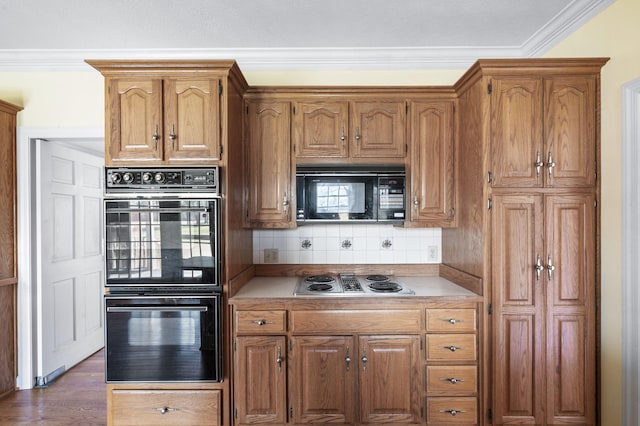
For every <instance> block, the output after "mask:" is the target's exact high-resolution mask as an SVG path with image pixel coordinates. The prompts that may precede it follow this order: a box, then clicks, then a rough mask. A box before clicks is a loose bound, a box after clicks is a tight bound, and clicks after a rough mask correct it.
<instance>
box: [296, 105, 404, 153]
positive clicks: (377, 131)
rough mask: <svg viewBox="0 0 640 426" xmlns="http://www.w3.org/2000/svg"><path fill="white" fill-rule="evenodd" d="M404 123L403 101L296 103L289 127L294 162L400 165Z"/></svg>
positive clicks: (402, 150) (402, 151)
mask: <svg viewBox="0 0 640 426" xmlns="http://www.w3.org/2000/svg"><path fill="white" fill-rule="evenodd" d="M405 123H406V106H405V102H404V101H399V100H383V99H376V100H366V101H364V100H363V101H356V100H353V101H347V100H335V101H318V100H297V101H295V102H294V104H293V126H292V135H293V149H294V152H295V156H296V161H297V162H299V163H304V162H305V160H306V159H313V158H335V159H340V158H342V159H350V160H354V161H357V160H359V159H363V161H366V159H386V162H389V163H393V162H396V163H397V162H404V158H405V156H406V146H407V144H406V130H405ZM324 161H326V160H324Z"/></svg>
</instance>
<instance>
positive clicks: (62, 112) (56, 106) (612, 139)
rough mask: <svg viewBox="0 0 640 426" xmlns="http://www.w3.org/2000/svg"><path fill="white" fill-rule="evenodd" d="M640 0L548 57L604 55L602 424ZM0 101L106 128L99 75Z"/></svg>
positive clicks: (17, 85) (32, 84)
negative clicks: (624, 98) (624, 117)
mask: <svg viewBox="0 0 640 426" xmlns="http://www.w3.org/2000/svg"><path fill="white" fill-rule="evenodd" d="M638 16H640V2H639V1H637V0H617V2H615V3H614V4H613V5H612V6H610V7H609V8H608V9H606V10H605V11H604V12H602V13H601V14H599V15H598V16H597V17H595V18H594V19H592V20H591V21H590V22H588V23H587V24H586V25H584V26H583V27H582V28H580V29H579V30H578V31H577V32H575V33H574V34H573V35H571V36H570V37H569V38H567V39H566V40H565V41H563V42H562V43H560V44H559V45H558V46H557V47H556V48H554V49H553V50H552V51H551V52H549V53H548V54H547V55H546V56H549V57H564V56H606V57H611V61H610V62H609V63H608V64H607V65H606V66H605V67H604V69H603V72H602V203H601V206H602V342H601V346H602V389H601V391H602V392H601V393H602V409H603V411H602V420H603V422H602V423H603V426H616V425H621V424H622V420H621V418H622V416H621V397H622V389H621V388H622V379H621V376H622V371H621V363H622V355H621V354H622V343H621V325H620V324H621V306H622V304H621V281H622V278H621V274H620V269H621V263H620V256H621V218H622V201H621V188H622V184H621V179H622V178H621V168H622V162H621V140H622V136H621V86H622V85H623V84H625V83H627V82H628V81H630V80H633V79H635V78H638V77H640V53H639V52H640V51H638V49H637V45H636V41H637V40H640V26H639V25H637V23H636V22H635V20H636V19H637V17H638ZM463 71H464V70H437V71H377V72H372V71H367V72H360V71H357V70H349V71H339V72H326V71H322V72H308V71H299V72H272V71H270V72H245V76H246V77H247V80H248V81H249V83H250V84H252V85H273V84H283V85H322V84H345V85H351V84H353V85H378V84H380V85H448V84H452V83H453V82H455V81H456V80H457V78H458V77H459V76H460V75H461V74H462V72H463ZM0 99H4V100H7V101H9V102H13V103H16V104H19V105H22V106H24V107H25V110H24V111H23V112H21V113H20V115H19V120H18V121H19V125H20V126H28V127H35V126H47V127H58V126H62V127H91V126H96V127H102V126H103V120H104V118H103V102H104V95H103V87H102V78H101V77H100V76H99V74H98V73H97V71H93V70H89V71H88V72H86V73H83V72H77V73H64V72H50V73H46V72H27V73H0Z"/></svg>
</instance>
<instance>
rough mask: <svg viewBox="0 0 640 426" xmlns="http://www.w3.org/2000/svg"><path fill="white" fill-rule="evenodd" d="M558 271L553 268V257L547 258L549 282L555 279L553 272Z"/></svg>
mask: <svg viewBox="0 0 640 426" xmlns="http://www.w3.org/2000/svg"><path fill="white" fill-rule="evenodd" d="M555 270H556V267H555V266H553V262H552V261H551V255H549V256H547V274H548V276H549V281H551V278H552V277H553V271H555Z"/></svg>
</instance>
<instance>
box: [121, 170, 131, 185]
mask: <svg viewBox="0 0 640 426" xmlns="http://www.w3.org/2000/svg"><path fill="white" fill-rule="evenodd" d="M122 180H123V181H124V183H131V182H133V175H132V174H131V173H129V172H126V173H125V174H123V175H122Z"/></svg>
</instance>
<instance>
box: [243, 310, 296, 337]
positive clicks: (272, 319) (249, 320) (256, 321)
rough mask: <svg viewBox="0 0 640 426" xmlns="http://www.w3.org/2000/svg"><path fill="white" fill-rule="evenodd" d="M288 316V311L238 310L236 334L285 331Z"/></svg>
mask: <svg viewBox="0 0 640 426" xmlns="http://www.w3.org/2000/svg"><path fill="white" fill-rule="evenodd" d="M286 317H287V315H286V311H236V334H268V333H284V332H285V331H286V326H285V324H286V321H285V318H286Z"/></svg>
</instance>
